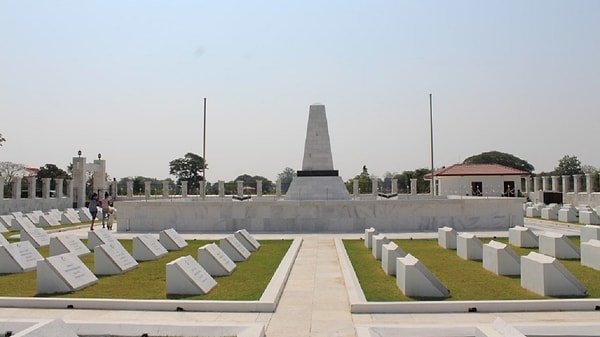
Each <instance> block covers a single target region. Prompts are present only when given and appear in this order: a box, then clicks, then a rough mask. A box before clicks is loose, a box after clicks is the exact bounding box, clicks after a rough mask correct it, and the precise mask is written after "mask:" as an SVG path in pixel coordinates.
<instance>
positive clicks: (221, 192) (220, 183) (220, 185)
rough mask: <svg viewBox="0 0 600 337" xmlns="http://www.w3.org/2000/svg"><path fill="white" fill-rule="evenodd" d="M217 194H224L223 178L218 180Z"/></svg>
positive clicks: (221, 195) (222, 195)
mask: <svg viewBox="0 0 600 337" xmlns="http://www.w3.org/2000/svg"><path fill="white" fill-rule="evenodd" d="M219 196H220V197H221V198H223V197H224V196H225V182H224V181H223V180H219Z"/></svg>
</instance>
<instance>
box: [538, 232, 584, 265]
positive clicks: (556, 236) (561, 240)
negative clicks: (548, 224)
mask: <svg viewBox="0 0 600 337" xmlns="http://www.w3.org/2000/svg"><path fill="white" fill-rule="evenodd" d="M539 238H540V248H539V251H540V253H542V254H546V255H550V256H554V257H555V258H557V259H572V260H577V259H579V257H580V256H581V253H580V251H579V248H577V247H576V246H575V245H574V244H573V242H571V240H569V238H568V237H566V236H565V235H564V234H561V233H554V232H544V233H541V234H540V237H539Z"/></svg>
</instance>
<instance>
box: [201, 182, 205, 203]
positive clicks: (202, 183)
mask: <svg viewBox="0 0 600 337" xmlns="http://www.w3.org/2000/svg"><path fill="white" fill-rule="evenodd" d="M200 197H202V199H204V198H206V181H204V180H201V181H200Z"/></svg>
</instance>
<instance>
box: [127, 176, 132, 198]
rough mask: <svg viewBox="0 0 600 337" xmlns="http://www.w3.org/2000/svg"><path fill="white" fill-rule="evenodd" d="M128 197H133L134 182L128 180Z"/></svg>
mask: <svg viewBox="0 0 600 337" xmlns="http://www.w3.org/2000/svg"><path fill="white" fill-rule="evenodd" d="M127 197H128V198H131V197H133V180H131V179H129V180H127Z"/></svg>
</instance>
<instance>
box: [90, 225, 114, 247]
mask: <svg viewBox="0 0 600 337" xmlns="http://www.w3.org/2000/svg"><path fill="white" fill-rule="evenodd" d="M113 242H117V239H116V238H115V237H114V236H113V235H112V234H110V232H109V231H107V230H106V229H102V228H98V229H96V230H93V231H89V232H88V248H89V249H90V250H91V249H94V247H96V246H100V245H103V244H105V243H113Z"/></svg>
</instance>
